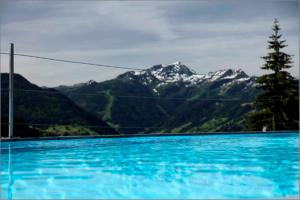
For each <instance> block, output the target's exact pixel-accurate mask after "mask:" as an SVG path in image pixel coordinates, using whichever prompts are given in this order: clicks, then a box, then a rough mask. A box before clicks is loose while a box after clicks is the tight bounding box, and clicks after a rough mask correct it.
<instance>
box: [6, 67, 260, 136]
mask: <svg viewBox="0 0 300 200" xmlns="http://www.w3.org/2000/svg"><path fill="white" fill-rule="evenodd" d="M1 77H2V81H1V86H2V88H3V92H2V116H4V119H3V120H2V123H3V121H5V118H7V115H8V90H7V88H8V74H6V73H4V74H1ZM255 79H256V78H255V77H253V76H248V75H247V74H246V73H245V72H244V71H243V70H241V69H222V70H218V71H215V72H210V73H207V74H197V73H196V72H195V71H193V70H191V69H190V68H188V67H187V66H186V65H184V64H182V63H180V62H176V63H172V64H165V65H162V64H160V65H155V66H153V67H151V68H148V69H145V70H140V71H128V72H126V73H123V74H121V75H119V76H117V77H116V78H114V79H111V80H108V81H103V82H96V81H92V80H91V81H88V82H85V83H79V84H75V85H72V86H58V87H55V88H45V87H43V88H42V87H39V86H37V85H35V84H33V83H30V82H29V81H28V80H27V79H26V78H24V77H23V76H21V75H19V74H16V75H15V79H14V83H15V121H21V122H22V123H23V124H28V125H30V127H33V128H36V129H37V130H39V131H42V132H43V134H42V135H43V136H44V135H78V134H79V135H81V134H135V133H157V132H160V133H180V132H187V133H188V132H207V131H238V130H244V129H245V127H244V126H243V121H244V117H245V115H246V114H247V113H249V112H250V111H251V109H252V108H251V102H253V100H254V99H255V97H256V95H257V94H258V92H259V91H258V90H257V89H256V87H255ZM6 120H7V119H6ZM4 124H5V123H4ZM20 124H21V123H20Z"/></svg>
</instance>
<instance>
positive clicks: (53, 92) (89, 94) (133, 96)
mask: <svg viewBox="0 0 300 200" xmlns="http://www.w3.org/2000/svg"><path fill="white" fill-rule="evenodd" d="M2 90H4V91H5V90H8V88H2ZM15 91H22V92H34V93H47V94H60V95H65V94H64V93H63V92H60V91H45V90H30V89H15ZM105 94H106V92H104V91H96V92H94V93H80V92H75V93H72V95H74V96H98V95H105ZM113 96H114V97H119V98H140V99H167V100H168V99H169V100H192V97H191V98H180V97H173V98H172V97H152V96H136V95H115V94H113ZM276 99H279V100H281V98H263V99H260V100H264V101H273V100H276ZM196 100H197V101H224V102H225V101H244V102H248V103H252V102H253V101H254V100H253V101H250V100H246V99H238V98H231V99H229V98H227V99H225V98H201V99H196Z"/></svg>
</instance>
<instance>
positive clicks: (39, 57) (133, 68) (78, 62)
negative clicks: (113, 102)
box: [0, 52, 144, 71]
mask: <svg viewBox="0 0 300 200" xmlns="http://www.w3.org/2000/svg"><path fill="white" fill-rule="evenodd" d="M0 54H3V55H9V53H4V52H2V53H0ZM14 55H15V56H22V57H29V58H38V59H44V60H51V61H56V62H65V63H73V64H81V65H91V66H97V67H107V68H117V69H126V70H137V71H141V70H144V69H142V68H136V67H123V66H116V65H105V64H97V63H88V62H81V61H72V60H64V59H58V58H49V57H43V56H34V55H28V54H19V53H15V54H14Z"/></svg>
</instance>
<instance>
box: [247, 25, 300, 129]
mask: <svg viewBox="0 0 300 200" xmlns="http://www.w3.org/2000/svg"><path fill="white" fill-rule="evenodd" d="M279 30H280V27H279V23H278V20H277V19H275V20H274V25H273V33H272V35H271V36H270V37H269V38H270V40H269V41H268V49H269V50H270V52H269V53H268V54H267V56H264V57H262V58H263V59H264V60H265V64H264V65H263V66H262V67H261V69H263V70H268V71H271V72H272V73H269V74H265V75H262V76H260V77H258V78H257V80H256V82H257V85H258V86H257V87H258V88H259V89H261V90H262V93H261V94H260V95H259V96H258V97H257V99H256V101H255V107H256V112H254V113H252V114H251V115H250V116H249V117H248V129H252V130H262V127H263V126H266V127H267V130H298V129H299V125H298V124H299V93H298V81H297V80H295V79H294V78H293V77H292V76H291V75H290V73H289V72H287V71H286V70H287V69H289V68H291V67H292V58H291V55H289V54H287V53H285V52H283V51H282V49H283V48H285V47H287V45H286V41H285V40H281V37H282V35H281V34H279Z"/></svg>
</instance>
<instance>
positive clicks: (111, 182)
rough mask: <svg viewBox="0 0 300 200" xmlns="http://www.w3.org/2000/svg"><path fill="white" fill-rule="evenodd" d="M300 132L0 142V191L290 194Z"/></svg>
mask: <svg viewBox="0 0 300 200" xmlns="http://www.w3.org/2000/svg"><path fill="white" fill-rule="evenodd" d="M298 139H299V136H298V133H286V134H261V135H259V134H247V135H213V136H165V137H136V138H102V139H73V140H47V141H46V140H44V141H22V142H21V141H19V142H3V143H2V144H1V154H2V155H1V173H2V174H1V198H4V199H6V198H8V199H17V198H22V199H59V198H68V199H75V198H77V199H78V198H85V199H91V198H98V199H99V198H105V199H108V198H122V199H124V198H156V199H157V198H164V199H165V198H177V199H183V198H194V199H195V198H197V199H201V198H205V199H207V198H213V199H216V198H228V199H232V198H295V197H297V196H298V195H299V185H298V180H299V165H298V162H299V160H298V157H299V154H298V151H299V143H298Z"/></svg>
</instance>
